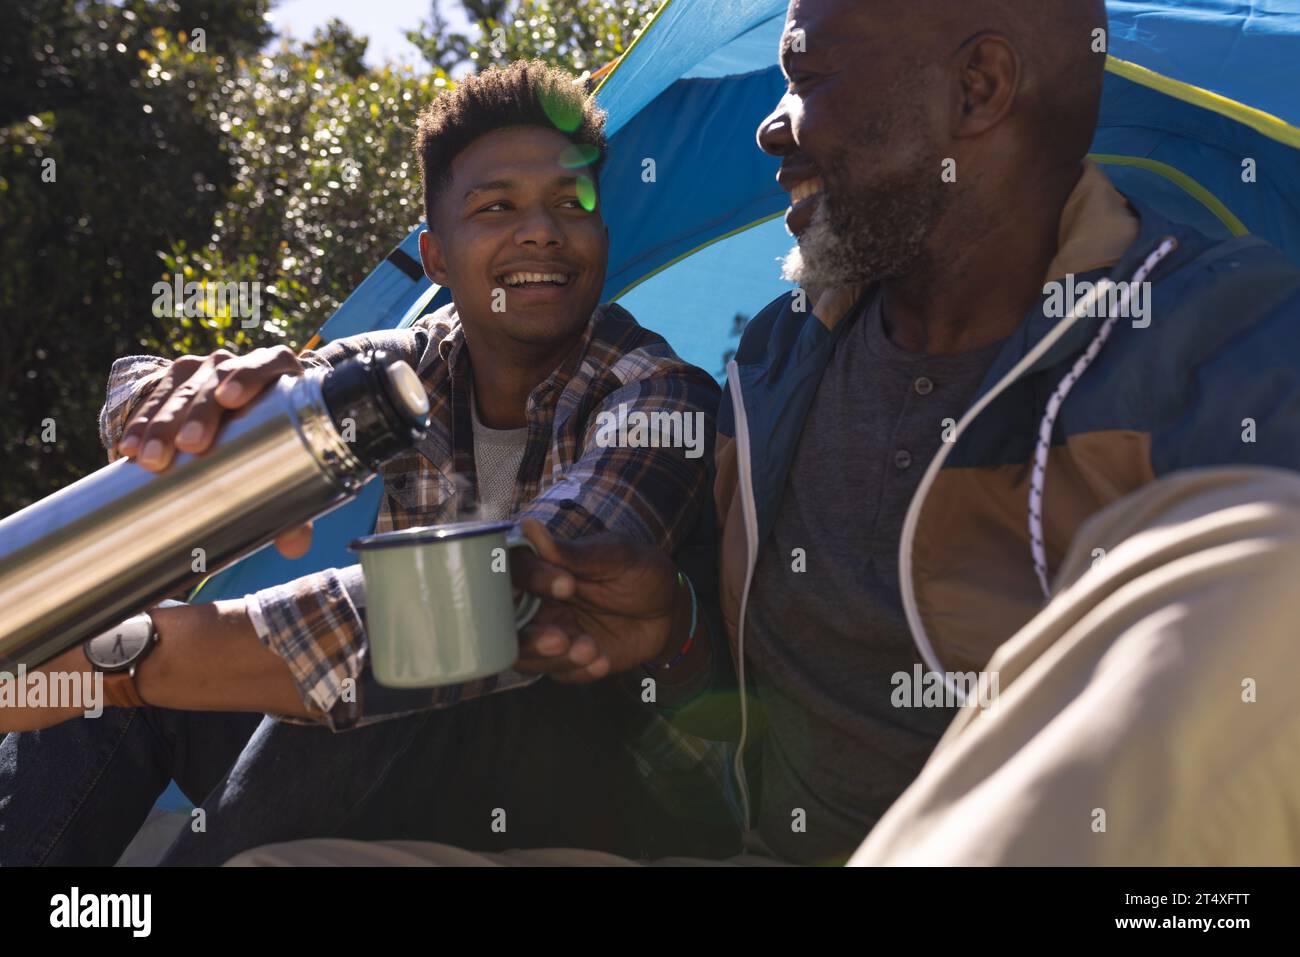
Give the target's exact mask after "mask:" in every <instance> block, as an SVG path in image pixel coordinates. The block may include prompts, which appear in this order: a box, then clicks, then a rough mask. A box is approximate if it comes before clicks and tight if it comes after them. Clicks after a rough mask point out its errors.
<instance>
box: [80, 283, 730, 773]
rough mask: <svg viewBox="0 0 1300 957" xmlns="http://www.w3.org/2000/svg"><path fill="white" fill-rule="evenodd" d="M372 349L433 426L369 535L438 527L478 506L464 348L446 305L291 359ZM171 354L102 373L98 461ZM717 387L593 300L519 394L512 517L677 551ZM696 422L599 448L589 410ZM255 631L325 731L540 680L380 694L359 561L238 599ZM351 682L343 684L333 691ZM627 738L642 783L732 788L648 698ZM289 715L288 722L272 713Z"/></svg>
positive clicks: (705, 749) (705, 460)
mask: <svg viewBox="0 0 1300 957" xmlns="http://www.w3.org/2000/svg"><path fill="white" fill-rule="evenodd" d="M372 348H384V349H386V350H388V351H389V352H391V353H396V354H397V355H398V356H400V357H402V358H405V359H407V360H408V361H409V362H410V363H411V365H412V367H413V368H415V369H416V371H417V373H418V374H419V376H420V378H421V381H422V382H423V383H424V386H425V389H426V391H427V392H428V394H429V398H430V404H431V409H432V426H431V428H430V429H429V431H428V432H427V433H426V435H425V437H424V439H423V440H422V441H421V442H420V443H419V444H418V445H417V447H416V448H415V449H413V450H411V451H409V452H407V453H403V454H401V455H399V456H397V457H395V458H394V459H392V460H390V461H389V462H388V463H386V464H385V465H384V467H383V469H382V470H381V477H382V480H383V484H384V494H383V499H382V504H381V506H380V511H379V517H378V520H377V522H376V526H375V530H376V531H377V532H383V531H391V530H395V529H401V528H408V527H411V526H416V525H435V524H439V523H442V522H446V521H452V520H455V518H456V508H457V504H458V503H457V492H458V485H457V483H456V481H455V478H454V477H460V480H461V484H460V486H459V490H460V492H461V494H465V493H466V492H468V493H470V494H471V495H472V496H473V500H477V481H476V478H475V474H474V450H473V428H472V424H471V411H470V401H471V386H470V361H469V352H468V348H467V347H466V344H465V339H464V334H463V331H462V329H461V326H460V324H459V321H458V320H457V318H456V315H455V312H454V310H453V308H452V307H451V306H448V307H445V308H444V309H442V310H439V311H438V312H436V313H434V314H432V315H430V316H425V317H423V318H421V319H420V320H417V322H415V323H414V324H413V325H412V326H411V327H410V328H408V329H402V330H393V331H384V332H375V333H365V334H362V335H358V336H351V337H348V338H346V339H340V340H337V341H335V342H333V343H330V344H329V345H328V346H325V347H323V348H322V349H319V350H314V351H307V352H304V353H302V355H301V356H300V359H301V361H302V363H303V365H304V366H306V367H309V368H311V367H330V366H333V365H335V364H337V363H338V362H340V361H342V360H343V359H345V358H348V357H350V356H352V355H356V354H357V353H360V352H363V351H365V350H367V349H372ZM168 366H170V360H167V359H162V358H159V357H156V356H128V357H126V358H123V359H119V360H117V362H115V363H114V365H113V368H112V370H111V372H110V376H109V384H108V395H107V401H106V403H105V405H104V409H103V411H102V412H101V414H100V438H101V441H102V442H103V443H104V446H105V448H106V449H107V450H108V451H109V458H110V461H111V460H113V459H115V458H116V457H117V455H116V452H115V451H114V449H115V447H116V445H117V442H118V440H119V439H120V437H121V434H122V432H123V431H124V429H125V427H126V424H127V422H129V421H130V419H131V417H132V416H133V415H134V414H135V413H136V412H137V410H138V409H139V408H140V406H141V404H142V403H143V402H144V400H145V399H146V398H147V397H148V395H149V393H150V391H151V390H152V388H153V386H154V385H155V384H156V383H157V382H158V380H159V379H160V378H161V376H162V375H163V374H164V373H165V371H166V369H167V368H168ZM718 398H719V394H718V387H717V385H716V383H715V382H714V381H713V379H712V378H711V377H710V376H709V375H708V374H707V373H705V372H704V371H703V370H701V369H698V368H696V367H694V366H691V365H689V364H687V363H685V362H683V361H682V360H681V359H679V358H678V357H677V356H676V354H675V353H674V352H673V351H672V349H671V347H670V346H669V345H668V343H667V342H666V341H665V340H664V339H663V338H662V337H661V336H659V335H657V334H656V333H653V332H650V331H649V330H646V329H644V328H642V327H641V326H640V325H638V324H637V323H636V321H635V320H634V319H633V318H632V317H631V315H629V314H628V313H627V312H626V311H625V310H623V309H622V308H620V307H618V306H614V305H606V306H601V307H599V308H598V309H597V311H596V313H595V314H594V315H593V317H592V320H591V322H590V323H589V325H588V328H587V330H586V332H585V334H584V336H583V338H582V340H581V343H580V344H579V345H578V347H577V348H575V349H574V351H573V352H572V353H571V354H570V355H569V357H568V358H567V359H566V360H565V361H564V362H563V363H562V364H561V365H560V367H559V368H557V369H556V370H555V371H554V372H553V373H552V374H551V375H550V376H549V377H548V378H547V379H546V380H545V381H544V382H542V383H541V384H540V385H539V386H537V388H536V389H534V390H533V392H532V394H531V395H530V396H529V398H528V402H527V409H526V416H527V428H528V435H527V441H526V446H525V452H524V457H523V461H522V463H521V466H520V469H519V474H518V477H517V479H516V483H515V496H514V507H515V518H516V520H521V519H523V518H525V517H534V518H537V519H539V520H541V521H542V522H543V523H544V524H545V525H546V526H547V527H548V529H549V530H550V531H551V533H552V534H554V535H556V536H557V537H561V538H577V537H579V536H583V535H587V534H591V533H595V532H602V531H614V532H618V533H620V534H623V535H626V536H628V537H630V538H633V539H635V540H637V541H640V542H645V543H647V544H653V545H657V546H659V547H662V548H664V549H665V550H666V551H669V552H671V551H673V550H674V549H675V548H677V546H679V545H680V544H682V543H683V541H684V540H685V538H686V536H687V535H688V534H689V533H690V532H691V530H692V528H693V526H694V525H695V523H696V521H697V519H698V518H699V517H700V512H701V508H702V507H709V503H710V499H709V488H708V484H709V483H708V472H709V463H711V462H712V460H713V434H714V417H715V413H716V409H717V406H718ZM636 411H640V412H645V413H665V412H667V413H674V412H680V413H682V414H683V416H686V415H693V416H697V419H696V421H697V422H698V423H700V424H701V425H703V442H704V445H703V447H702V449H701V453H702V454H700V455H699V456H698V457H687V455H685V454H684V453H685V450H683V449H681V448H644V447H643V448H628V447H621V446H619V445H617V444H614V445H612V446H609V447H602V445H601V444H600V443H598V442H597V441H596V440H595V436H596V433H597V431H598V415H599V413H601V412H609V413H612V414H613V415H615V416H620V415H629V414H630V413H632V412H636ZM245 602H246V607H247V608H248V611H249V615H250V618H251V619H252V621H253V623H254V626H255V628H256V629H257V631H258V634H259V635H260V636H261V637H262V640H263V641H264V642H265V643H266V644H267V645H268V646H269V647H270V648H271V649H272V650H274V651H275V652H276V653H277V654H279V655H280V657H281V658H283V659H284V661H285V662H286V663H287V664H288V665H289V669H290V671H291V673H292V674H293V677H294V680H295V682H296V683H297V685H298V688H299V690H300V692H301V694H302V696H303V700H304V701H305V702H307V703H308V704H310V705H311V706H312V707H313V708H314V709H316V710H317V711H319V712H320V714H321V718H320V723H324V724H326V725H328V726H329V727H331V728H332V729H334V730H336V731H341V730H345V729H347V728H350V727H354V726H359V725H363V724H367V723H371V722H374V721H378V720H384V719H387V718H392V717H396V716H398V715H401V714H407V713H410V712H412V711H419V710H424V709H428V708H438V707H446V706H448V705H452V704H454V703H456V702H457V701H460V700H463V699H465V698H469V697H474V696H478V695H484V694H488V693H492V692H498V691H505V690H508V689H511V688H518V687H522V686H524V685H526V684H529V683H531V682H533V681H535V680H537V678H536V677H535V676H525V675H521V674H519V673H518V672H515V671H507V672H505V673H503V674H500V675H495V676H492V677H488V678H484V679H480V680H477V681H471V682H467V683H463V684H458V685H450V686H444V687H438V688H428V689H392V688H385V687H383V686H381V685H379V684H378V683H377V682H376V681H374V679H373V677H372V674H371V671H370V669H369V668H368V667H367V654H368V649H367V644H366V641H365V626H364V614H365V589H364V580H363V578H362V576H361V571H360V566H359V565H352V566H349V567H348V568H346V569H336V568H330V569H325V570H323V571H320V572H317V573H314V574H310V575H307V576H304V577H302V578H299V579H296V580H294V581H290V582H287V583H285V584H282V585H276V586H273V587H270V588H266V589H262V590H260V591H258V592H256V593H254V594H253V595H249V596H247V597H246V599H245ZM345 689H350V690H351V691H352V692H353V693H352V694H345V693H344V692H345ZM647 715H648V720H647V722H646V724H645V726H644V728H643V730H641V731H640V732H638V733H637V735H635V737H634V738H633V739H631V740H629V741H628V742H627V743H628V748H629V750H630V752H631V753H632V755H633V758H634V760H635V761H636V763H637V766H638V767H639V768H640V769H641V771H642V773H643V775H644V776H645V777H646V778H647V781H648V782H650V783H651V785H652V787H654V788H655V789H656V790H659V791H661V792H663V793H664V794H665V796H667V793H668V791H669V790H671V788H672V787H673V782H674V781H678V782H681V781H683V780H686V779H688V778H689V779H691V780H693V781H696V782H697V784H696V785H692V786H697V785H698V780H699V779H698V777H697V776H698V775H699V774H700V773H701V772H703V773H704V775H705V777H706V778H707V779H709V780H710V781H711V782H712V783H713V784H715V785H716V786H717V788H718V789H719V790H725V791H727V792H728V793H729V792H730V784H729V782H730V775H729V773H728V772H727V767H726V765H727V760H726V750H725V748H723V747H722V746H721V745H719V744H717V743H715V742H706V741H703V740H701V739H698V738H695V737H693V736H690V735H686V734H683V733H681V732H679V731H677V730H676V729H674V728H673V727H672V725H671V723H670V722H669V721H668V720H666V719H665V717H664V716H663V715H662V714H660V713H658V712H657V711H656V709H654V708H648V709H647ZM281 720H286V721H291V720H296V719H290V718H281Z"/></svg>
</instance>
